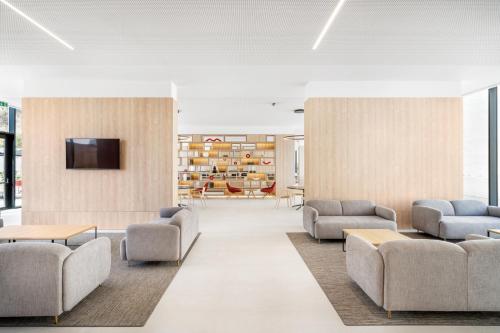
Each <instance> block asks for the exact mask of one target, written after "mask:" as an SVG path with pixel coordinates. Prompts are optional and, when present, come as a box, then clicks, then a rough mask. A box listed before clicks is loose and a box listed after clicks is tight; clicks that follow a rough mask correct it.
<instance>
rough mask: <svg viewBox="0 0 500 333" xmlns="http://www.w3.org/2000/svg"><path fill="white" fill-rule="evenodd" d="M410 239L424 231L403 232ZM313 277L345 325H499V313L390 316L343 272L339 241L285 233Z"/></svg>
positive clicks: (343, 260) (424, 313) (441, 313)
mask: <svg viewBox="0 0 500 333" xmlns="http://www.w3.org/2000/svg"><path fill="white" fill-rule="evenodd" d="M405 234H406V235H408V236H410V237H412V238H426V237H425V235H424V234H416V233H405ZM287 235H288V238H289V239H290V241H291V242H292V244H293V245H294V246H295V248H296V249H297V251H298V252H299V254H300V256H301V257H302V259H303V260H304V262H305V263H306V265H307V267H308V268H309V270H310V271H311V273H312V274H313V276H314V278H315V279H316V281H317V282H318V284H319V285H320V287H321V288H322V289H323V292H324V293H325V294H326V296H327V297H328V299H329V301H330V303H331V304H332V305H333V307H334V308H335V310H336V311H337V313H338V314H339V316H340V318H341V319H342V321H343V322H344V324H345V325H347V326H367V325H371V326H377V325H447V326H448V325H450V326H493V325H494V326H498V325H500V313H499V312H393V313H392V319H388V318H387V313H386V312H385V310H384V309H383V308H381V307H378V306H377V305H376V304H375V303H373V302H372V300H371V299H370V298H369V297H368V296H366V294H365V293H364V292H363V290H361V288H359V287H358V286H357V284H356V283H355V282H353V281H352V280H351V279H350V278H349V276H348V275H347V272H346V266H345V253H344V252H343V251H342V242H341V241H324V240H321V244H318V242H317V240H315V239H313V238H312V237H311V236H310V235H309V234H308V233H305V232H304V233H288V234H287Z"/></svg>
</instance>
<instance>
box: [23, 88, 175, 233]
mask: <svg viewBox="0 0 500 333" xmlns="http://www.w3.org/2000/svg"><path fill="white" fill-rule="evenodd" d="M176 119H177V112H176V111H175V108H174V100H173V99H172V98H24V99H23V224H90V223H92V224H97V225H98V226H99V228H108V229H120V228H126V227H127V226H128V225H129V224H131V223H145V222H148V221H149V220H151V219H152V218H155V217H157V216H158V211H159V209H160V208H161V207H166V206H172V205H174V204H175V203H176V200H177V199H176V198H177V195H176V191H177V187H176V185H177V181H176V179H177V175H176V165H177V157H176V156H177V147H176V142H177V123H176ZM66 138H119V139H120V140H121V143H120V144H121V161H120V164H121V169H120V170H68V169H66V166H65V158H66V153H65V139H66Z"/></svg>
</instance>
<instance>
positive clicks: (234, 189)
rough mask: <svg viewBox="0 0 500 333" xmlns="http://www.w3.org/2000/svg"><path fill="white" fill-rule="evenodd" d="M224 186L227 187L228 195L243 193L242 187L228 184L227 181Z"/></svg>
mask: <svg viewBox="0 0 500 333" xmlns="http://www.w3.org/2000/svg"><path fill="white" fill-rule="evenodd" d="M226 187H227V191H228V192H229V195H238V194H245V192H244V191H243V189H241V188H239V187H233V186H231V185H229V183H227V182H226Z"/></svg>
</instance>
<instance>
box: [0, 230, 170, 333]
mask: <svg viewBox="0 0 500 333" xmlns="http://www.w3.org/2000/svg"><path fill="white" fill-rule="evenodd" d="M99 237H109V238H110V239H111V274H110V277H109V278H108V280H106V281H105V282H104V283H103V284H102V285H101V286H100V287H98V288H97V289H96V290H94V291H93V292H92V293H91V294H89V295H88V296H87V297H86V298H85V299H83V300H82V301H81V302H80V303H79V304H78V305H77V306H75V307H74V308H73V310H71V311H69V312H65V313H63V314H62V315H60V316H59V324H58V325H57V327H78V326H79V327H106V326H108V327H131V326H132V327H137V326H144V325H145V324H146V321H147V320H148V318H149V316H150V315H151V313H152V312H153V310H154V309H155V307H156V305H157V304H158V302H159V301H160V298H161V297H162V295H163V294H164V293H165V290H166V289H167V287H168V286H169V284H170V283H171V282H172V280H173V279H174V277H175V274H176V273H177V271H178V270H179V268H180V267H179V266H177V264H176V263H173V262H172V263H171V262H151V263H135V264H133V265H131V266H128V264H127V262H126V261H122V260H121V259H120V240H121V239H122V238H123V237H124V234H122V233H108V234H104V233H103V234H99ZM91 238H93V235H89V234H84V235H81V236H78V237H75V238H72V239H70V240H69V241H68V244H69V246H70V247H72V248H75V247H77V246H72V244H82V243H84V242H85V241H88V240H90V239H91ZM0 297H1V296H0ZM2 326H3V327H6V326H8V327H16V326H21V327H22V326H55V325H54V324H53V319H52V318H51V317H22V318H0V327H2Z"/></svg>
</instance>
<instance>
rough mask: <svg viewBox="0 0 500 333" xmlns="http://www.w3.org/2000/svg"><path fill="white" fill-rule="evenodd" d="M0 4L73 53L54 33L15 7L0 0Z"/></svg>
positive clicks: (69, 46) (72, 48)
mask: <svg viewBox="0 0 500 333" xmlns="http://www.w3.org/2000/svg"><path fill="white" fill-rule="evenodd" d="M0 2H1V3H3V4H4V5H6V6H7V7H9V8H10V9H12V10H13V11H15V12H16V13H17V14H19V15H20V16H22V17H24V18H25V19H26V20H28V21H29V22H30V23H31V24H33V25H34V26H36V27H37V28H38V29H40V30H42V31H44V32H45V33H47V34H48V35H49V36H50V37H52V38H54V39H55V40H57V41H58V42H59V43H61V44H62V45H64V46H66V47H67V48H68V49H70V50H71V51H73V50H74V49H75V48H74V47H73V46H71V45H69V44H68V43H66V42H65V41H64V40H62V39H61V38H60V37H59V36H57V35H56V34H55V33H53V32H52V31H50V30H49V29H47V28H45V27H44V26H43V25H41V24H40V23H38V22H37V21H35V20H34V19H32V18H31V17H29V16H28V15H26V14H25V13H24V12H23V11H21V10H20V9H19V8H17V7H14V6H13V5H11V4H10V3H8V2H7V1H5V0H0Z"/></svg>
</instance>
